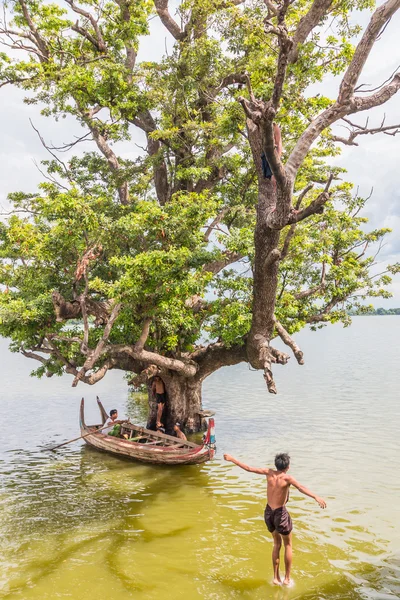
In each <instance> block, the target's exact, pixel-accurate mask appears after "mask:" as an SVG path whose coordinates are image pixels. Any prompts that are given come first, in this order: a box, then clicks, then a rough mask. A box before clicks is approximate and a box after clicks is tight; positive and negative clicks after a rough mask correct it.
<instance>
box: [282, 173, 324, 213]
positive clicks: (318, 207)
mask: <svg viewBox="0 0 400 600" xmlns="http://www.w3.org/2000/svg"><path fill="white" fill-rule="evenodd" d="M332 180H333V173H331V174H330V176H329V179H328V181H327V183H326V186H325V189H324V191H323V192H322V193H321V194H319V196H317V198H315V200H313V201H312V202H310V204H309V205H308V206H306V208H303V210H300V211H297V210H294V211H292V212H291V213H290V215H289V221H288V224H292V223H299V222H300V221H303V220H304V219H307V217H310V216H311V215H315V214H320V213H322V212H323V210H324V205H325V204H326V203H327V202H328V200H329V199H330V197H331V193H330V192H329V187H330V185H331V183H332Z"/></svg>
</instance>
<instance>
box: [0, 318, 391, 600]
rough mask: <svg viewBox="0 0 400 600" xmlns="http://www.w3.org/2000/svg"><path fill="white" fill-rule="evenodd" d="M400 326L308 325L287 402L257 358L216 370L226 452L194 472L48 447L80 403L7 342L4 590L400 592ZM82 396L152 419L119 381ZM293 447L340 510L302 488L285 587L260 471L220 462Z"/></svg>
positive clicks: (282, 374)
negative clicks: (314, 329) (272, 390)
mask: <svg viewBox="0 0 400 600" xmlns="http://www.w3.org/2000/svg"><path fill="white" fill-rule="evenodd" d="M399 333H400V318H397V317H387V318H386V319H385V318H383V317H376V318H375V317H371V318H365V319H363V318H359V319H355V324H354V326H353V328H352V329H351V330H344V331H343V330H341V329H340V328H337V327H332V328H329V329H326V330H325V331H323V332H321V333H319V334H318V335H315V334H312V333H310V332H304V333H303V334H302V335H301V336H299V341H300V342H301V343H302V346H303V348H304V350H305V351H306V358H307V365H306V366H305V367H303V368H300V367H298V366H297V365H295V364H292V365H290V366H289V367H287V368H285V367H283V368H281V369H280V370H279V372H278V374H277V379H278V384H279V386H280V389H281V394H280V395H279V396H277V397H271V396H268V395H266V394H265V392H264V384H263V381H262V377H260V375H259V374H257V373H254V372H251V371H249V370H248V369H247V367H246V366H245V365H242V366H239V367H235V368H231V369H226V370H223V371H220V372H219V373H217V374H216V375H215V376H214V377H213V378H210V380H208V382H207V383H206V386H205V392H204V398H205V401H204V404H205V407H206V408H213V409H215V410H216V412H217V414H216V426H217V443H218V453H217V457H216V459H215V460H214V461H213V462H212V463H208V464H206V465H200V466H194V467H183V468H165V467H162V468H160V467H152V466H145V465H140V464H133V463H130V462H127V461H124V460H120V459H117V458H114V457H112V456H109V455H106V454H102V453H99V452H96V451H94V450H91V449H90V448H88V447H87V446H85V445H83V444H80V443H78V444H77V445H74V446H69V447H66V448H65V449H63V450H60V451H58V452H57V453H50V454H47V453H43V452H40V451H39V447H40V445H41V444H43V443H49V442H50V441H52V442H54V443H57V441H62V440H63V439H68V437H73V436H74V434H75V435H76V431H77V410H78V405H79V399H80V398H79V397H78V396H77V394H76V391H75V390H71V389H70V388H69V387H68V384H69V383H70V382H69V380H68V379H57V380H53V379H52V380H50V381H47V380H46V381H35V380H31V379H29V378H28V376H27V373H28V372H29V369H30V366H31V365H30V363H29V362H28V361H25V360H22V359H19V358H18V357H15V356H11V355H8V354H7V353H6V350H5V346H4V345H3V346H2V347H1V350H2V357H3V367H2V368H3V373H2V375H3V378H2V381H3V382H5V383H4V385H3V392H4V397H3V395H2V400H1V409H2V413H3V415H4V414H5V411H6V415H7V418H6V419H5V425H3V436H2V444H1V451H0V473H1V487H0V518H1V521H0V539H1V544H0V597H1V598H6V599H8V600H17V599H18V600H22V599H23V600H39V599H41V600H50V599H51V600H53V599H55V598H57V599H58V598H61V599H63V600H67V599H70V598H72V599H74V600H75V599H76V600H78V599H80V598H85V599H86V600H94V599H96V600H99V599H103V598H109V599H110V600H116V599H117V598H118V599H119V598H127V599H131V598H134V599H135V600H142V599H146V600H153V599H154V600H155V599H157V600H158V599H169V598H171V599H172V598H176V599H180V598H182V599H183V598H185V599H193V600H197V599H215V600H225V599H231V598H232V599H235V598H240V599H241V598H243V599H247V598H248V599H252V600H258V599H282V600H285V599H286V598H287V599H303V600H320V599H326V600H328V599H329V600H332V599H336V598H337V599H339V598H340V599H342V598H343V599H357V600H358V599H364V598H371V599H382V600H383V599H393V598H400V503H399V492H400V477H399V475H398V465H399V458H400V451H399V441H398V438H399V435H398V424H399V416H400V411H399V402H398V383H399V377H398V370H397V369H398V366H397V365H398V364H399V358H400V350H399V349H398V348H397V347H396V345H395V342H396V340H397V338H398V334H399ZM371 340H373V341H374V344H373V345H372V343H371ZM377 347H382V348H385V347H386V348H391V351H390V352H386V353H383V352H382V353H377V352H376V349H377ZM321 348H324V352H321ZM11 373H15V374H17V373H18V377H14V379H12V378H11V377H10V374H11ZM83 392H84V393H85V394H86V398H87V400H86V402H87V404H88V414H89V418H88V420H89V421H91V420H92V421H95V420H96V418H97V415H96V412H95V402H94V395H95V393H96V392H99V393H100V395H101V397H102V399H103V401H104V403H105V404H106V406H107V407H108V408H113V407H114V406H116V407H117V408H119V409H120V411H121V412H122V411H123V410H125V411H126V412H127V413H129V414H131V416H132V417H133V418H134V419H135V420H136V421H143V419H144V418H145V411H146V407H145V405H144V404H143V403H142V402H141V401H140V400H138V401H136V400H134V399H130V400H128V401H127V397H126V388H125V384H124V382H123V381H122V379H121V375H120V374H118V373H111V377H110V379H109V380H108V382H107V381H103V382H102V384H101V386H99V387H98V388H96V390H95V392H93V388H82V390H80V393H83ZM117 398H118V400H116V399H117ZM10 417H12V418H10ZM282 450H288V451H289V452H290V453H291V456H292V471H293V474H294V475H295V476H296V478H298V479H299V480H300V481H301V482H303V483H304V484H305V485H307V486H309V487H310V488H311V489H313V490H314V491H315V492H317V493H318V494H320V495H322V496H324V497H325V499H326V500H327V502H328V508H327V509H326V511H322V510H320V509H319V507H318V506H317V504H316V503H314V502H313V501H312V500H311V499H309V498H306V497H304V496H302V495H301V494H299V493H297V492H296V490H294V491H293V492H292V494H291V500H290V512H291V514H292V517H293V521H294V525H295V528H294V536H293V548H294V565H293V582H294V584H293V587H291V588H289V589H282V588H274V587H273V586H272V585H271V580H272V569H271V564H270V563H271V558H270V555H271V549H272V545H271V540H270V536H269V534H268V532H267V530H266V528H265V525H264V522H263V509H264V505H265V482H264V481H263V478H262V477H260V476H256V475H251V474H248V473H246V472H244V471H241V470H240V469H238V468H237V467H234V466H232V465H231V464H227V463H224V461H223V460H222V454H223V452H230V453H232V454H234V455H236V456H237V457H238V458H241V459H242V460H245V461H248V462H249V463H250V464H255V465H263V464H268V463H270V459H271V458H272V457H273V455H274V454H275V453H276V452H278V451H282Z"/></svg>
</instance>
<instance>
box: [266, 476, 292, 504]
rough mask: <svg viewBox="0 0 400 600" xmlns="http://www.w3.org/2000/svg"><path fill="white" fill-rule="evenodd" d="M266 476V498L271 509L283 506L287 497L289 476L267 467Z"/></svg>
mask: <svg viewBox="0 0 400 600" xmlns="http://www.w3.org/2000/svg"><path fill="white" fill-rule="evenodd" d="M266 477H267V499H268V504H269V505H270V507H271V508H272V509H275V508H279V507H280V506H285V504H286V502H287V501H288V499H289V487H290V482H289V481H288V479H289V477H288V476H287V475H286V473H282V472H279V471H274V470H273V469H268V473H267V474H266Z"/></svg>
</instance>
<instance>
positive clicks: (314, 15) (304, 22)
mask: <svg viewBox="0 0 400 600" xmlns="http://www.w3.org/2000/svg"><path fill="white" fill-rule="evenodd" d="M332 3H333V0H314V2H313V3H312V5H311V8H310V10H309V11H308V13H307V14H306V15H304V17H302V18H301V19H300V21H299V24H298V25H297V29H296V31H295V33H294V35H293V37H292V40H293V46H292V48H291V50H290V53H289V63H294V62H296V61H297V57H298V54H299V46H300V45H301V44H304V42H305V41H306V39H307V38H308V36H309V34H310V33H311V31H312V30H313V29H315V27H317V25H319V23H320V22H321V21H322V19H323V18H324V17H325V16H326V15H327V14H328V12H329V10H330V8H331V6H332Z"/></svg>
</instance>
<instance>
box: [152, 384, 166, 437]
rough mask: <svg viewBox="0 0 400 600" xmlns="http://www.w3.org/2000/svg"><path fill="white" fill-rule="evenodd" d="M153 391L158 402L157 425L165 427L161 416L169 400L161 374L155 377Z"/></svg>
mask: <svg viewBox="0 0 400 600" xmlns="http://www.w3.org/2000/svg"><path fill="white" fill-rule="evenodd" d="M151 391H152V392H153V396H154V397H155V399H156V402H157V417H156V427H157V429H158V428H159V427H163V424H162V423H161V417H162V414H163V410H164V408H165V403H166V401H167V394H166V391H165V385H164V382H163V380H162V379H161V377H160V376H159V375H156V376H155V377H154V379H153V383H152V385H151Z"/></svg>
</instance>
